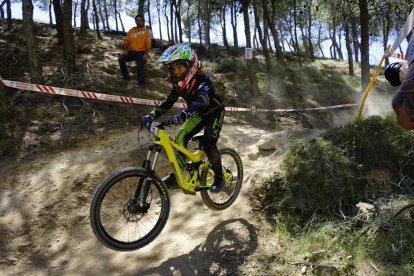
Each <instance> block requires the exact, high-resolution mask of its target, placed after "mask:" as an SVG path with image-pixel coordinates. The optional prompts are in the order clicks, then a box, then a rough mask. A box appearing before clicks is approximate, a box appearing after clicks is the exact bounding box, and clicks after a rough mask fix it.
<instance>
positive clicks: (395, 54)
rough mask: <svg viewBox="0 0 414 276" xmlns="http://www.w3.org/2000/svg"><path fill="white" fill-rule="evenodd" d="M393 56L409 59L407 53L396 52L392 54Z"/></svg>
mask: <svg viewBox="0 0 414 276" xmlns="http://www.w3.org/2000/svg"><path fill="white" fill-rule="evenodd" d="M392 57H394V58H399V59H402V60H407V55H403V54H400V53H394V54H392Z"/></svg>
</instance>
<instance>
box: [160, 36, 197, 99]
mask: <svg viewBox="0 0 414 276" xmlns="http://www.w3.org/2000/svg"><path fill="white" fill-rule="evenodd" d="M158 62H162V63H164V65H167V66H171V65H172V64H182V65H184V66H185V67H186V70H185V72H184V73H183V74H182V75H181V76H178V77H176V76H174V75H173V74H172V72H171V70H170V77H171V82H172V83H173V84H177V86H178V89H179V90H180V91H181V90H183V89H184V88H185V87H186V86H187V84H188V83H189V82H190V81H191V79H192V78H193V77H194V75H195V73H197V72H198V71H200V69H201V62H199V61H198V58H197V54H196V52H195V51H194V49H193V48H191V46H190V45H189V44H188V43H181V44H176V45H174V46H171V47H169V48H168V49H167V50H165V51H164V53H162V55H161V56H160V58H159V59H158ZM169 69H170V68H169Z"/></svg>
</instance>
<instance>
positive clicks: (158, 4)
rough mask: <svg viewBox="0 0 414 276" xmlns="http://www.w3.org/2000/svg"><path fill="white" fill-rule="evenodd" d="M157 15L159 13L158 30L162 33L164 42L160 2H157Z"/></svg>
mask: <svg viewBox="0 0 414 276" xmlns="http://www.w3.org/2000/svg"><path fill="white" fill-rule="evenodd" d="M156 8H157V13H158V30H159V32H160V39H161V40H162V29H161V3H160V0H157V5H156Z"/></svg>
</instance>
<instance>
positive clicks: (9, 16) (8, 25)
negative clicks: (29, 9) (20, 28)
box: [6, 0, 13, 31]
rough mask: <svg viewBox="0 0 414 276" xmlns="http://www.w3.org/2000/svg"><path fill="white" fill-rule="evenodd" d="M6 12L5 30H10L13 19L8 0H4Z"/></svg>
mask: <svg viewBox="0 0 414 276" xmlns="http://www.w3.org/2000/svg"><path fill="white" fill-rule="evenodd" d="M6 12H7V30H9V31H11V29H12V25H13V20H12V10H11V2H10V0H6Z"/></svg>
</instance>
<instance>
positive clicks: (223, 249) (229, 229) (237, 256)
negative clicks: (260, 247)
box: [136, 218, 258, 276]
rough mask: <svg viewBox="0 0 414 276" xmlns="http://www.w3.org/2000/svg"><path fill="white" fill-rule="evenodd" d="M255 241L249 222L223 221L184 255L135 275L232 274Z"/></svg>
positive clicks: (255, 246) (255, 236)
mask: <svg viewBox="0 0 414 276" xmlns="http://www.w3.org/2000/svg"><path fill="white" fill-rule="evenodd" d="M257 244H258V243H257V234H256V231H255V229H254V226H253V225H252V224H250V223H249V222H248V221H246V220H245V219H242V218H239V219H232V220H227V221H224V222H222V223H220V224H219V225H217V226H216V227H215V228H214V229H213V230H212V231H211V232H210V234H209V235H208V236H207V239H206V241H205V242H204V243H202V244H200V245H197V246H196V247H195V248H194V249H193V250H192V251H191V252H189V253H188V254H184V255H181V256H179V257H176V258H170V259H168V260H167V261H165V262H164V263H162V264H161V265H160V266H158V267H154V268H150V269H147V270H145V271H143V272H138V273H137V274H136V275H186V276H191V275H207V274H209V275H211V274H213V275H236V274H238V273H237V272H238V267H239V265H240V264H242V263H243V262H244V260H245V258H246V257H248V256H249V255H250V254H252V253H253V252H254V251H255V250H256V248H257Z"/></svg>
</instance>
